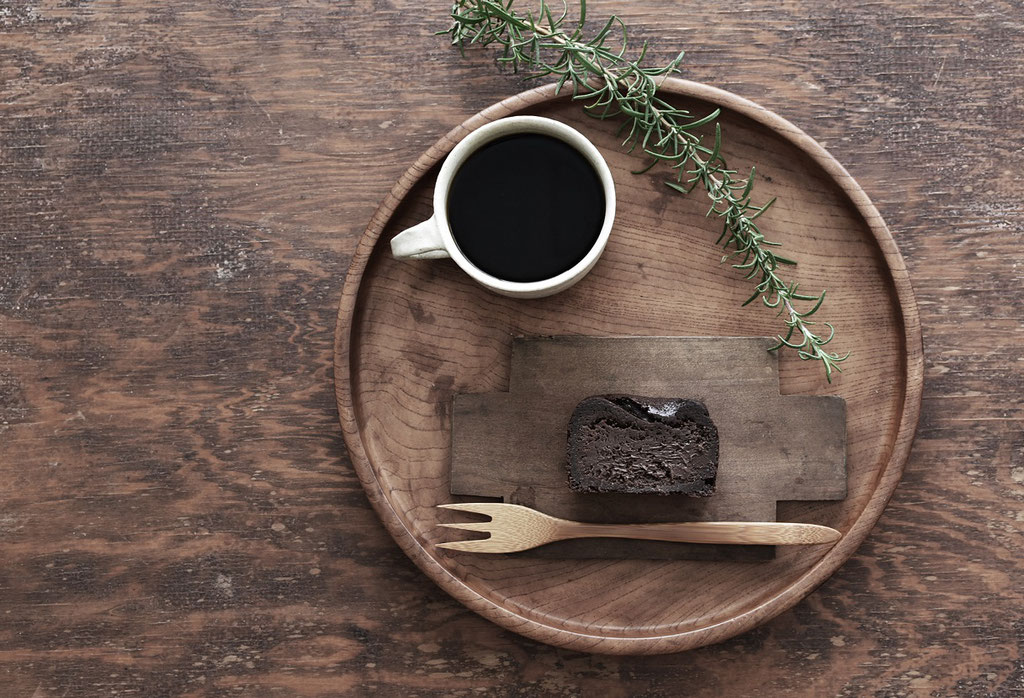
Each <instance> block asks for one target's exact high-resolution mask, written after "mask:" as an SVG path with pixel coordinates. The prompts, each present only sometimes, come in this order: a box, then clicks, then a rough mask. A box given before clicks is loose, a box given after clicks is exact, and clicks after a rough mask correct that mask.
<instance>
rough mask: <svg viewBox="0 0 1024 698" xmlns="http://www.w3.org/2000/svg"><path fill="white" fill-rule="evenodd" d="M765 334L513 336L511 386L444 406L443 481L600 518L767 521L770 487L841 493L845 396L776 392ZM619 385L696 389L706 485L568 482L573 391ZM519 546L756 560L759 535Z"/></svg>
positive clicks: (779, 491) (686, 393)
mask: <svg viewBox="0 0 1024 698" xmlns="http://www.w3.org/2000/svg"><path fill="white" fill-rule="evenodd" d="M772 342H773V340H771V339H769V338H763V337H753V338H747V337H739V338H737V337H714V338H707V337H546V338H517V339H515V340H514V345H513V350H512V366H511V373H510V379H509V392H507V393H486V394H460V395H456V396H455V398H454V404H453V410H452V469H451V492H452V494H453V495H457V496H459V497H460V498H462V497H464V498H467V499H472V498H477V499H480V498H485V497H486V498H500V499H501V500H502V501H506V502H510V503H515V504H523V505H526V506H530V507H533V508H536V509H538V510H540V511H543V512H545V513H547V514H551V515H553V516H559V517H563V518H567V519H574V520H579V521H591V522H608V523H645V522H662V521H725V520H729V521H774V520H775V516H776V503H777V501H779V500H832V499H843V498H844V497H845V496H846V410H845V403H844V402H843V400H842V399H841V398H839V397H835V396H808V395H785V396H783V395H780V394H779V383H778V364H777V359H776V356H775V354H774V353H771V352H769V351H767V350H768V348H769V347H770V346H772ZM605 393H629V394H635V395H643V396H647V397H679V398H688V399H695V400H700V401H701V402H703V403H704V404H705V405H707V407H708V411H709V413H710V415H711V418H712V420H713V421H714V422H715V425H716V426H717V428H718V432H719V440H720V453H719V469H718V480H717V486H716V491H715V494H714V495H713V496H711V497H707V498H693V497H687V496H684V495H668V496H659V495H626V494H591V493H577V492H574V491H572V490H571V489H570V488H569V484H568V475H567V470H566V455H565V448H566V436H567V427H568V422H569V417H570V415H571V414H572V411H573V409H574V408H575V406H576V404H577V403H578V402H579V401H580V400H582V399H583V398H585V397H588V396H590V395H600V394H605ZM519 554H520V555H530V556H541V557H555V556H557V557H563V558H595V557H596V558H622V557H625V558H648V559H704V560H707V559H729V560H762V559H767V558H770V557H772V556H774V548H772V547H770V546H715V545H686V544H677V543H658V542H649V541H616V540H609V539H591V540H580V541H563V542H559V543H554V544H551V545H548V546H544V547H542V548H538V549H535V550H533V551H527V552H524V553H519Z"/></svg>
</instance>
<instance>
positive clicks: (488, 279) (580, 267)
mask: <svg viewBox="0 0 1024 698" xmlns="http://www.w3.org/2000/svg"><path fill="white" fill-rule="evenodd" d="M516 133H540V134H544V135H549V136H553V137H555V138H558V139H559V140H561V141H562V142H564V143H567V144H568V145H570V146H572V147H573V148H574V149H575V150H576V151H577V152H579V153H580V154H581V155H583V157H585V158H586V159H587V162H589V163H590V166H591V167H593V168H594V171H595V172H596V173H597V176H598V178H599V179H600V180H601V186H602V188H603V189H604V199H605V206H604V220H603V222H602V223H601V230H600V232H599V233H598V235H597V240H595V241H594V244H593V245H592V246H591V247H590V249H589V250H587V254H585V255H584V256H583V258H582V259H580V261H578V262H577V263H576V264H574V265H573V266H571V267H570V268H569V269H566V270H565V271H563V272H561V273H559V274H557V275H555V276H551V277H548V278H547V279H541V280H539V281H508V280H506V279H502V278H500V277H497V276H493V275H491V274H488V273H487V272H485V271H483V270H482V269H480V268H479V267H477V266H476V265H475V264H473V262H471V261H470V260H469V259H468V258H467V257H466V255H465V254H463V252H462V250H461V249H460V248H459V244H458V242H456V240H455V236H454V235H453V234H452V229H451V225H450V224H449V222H448V192H449V190H450V189H451V185H452V181H453V180H454V178H455V173H456V172H458V169H459V167H461V166H462V163H463V162H465V161H466V159H467V158H468V157H469V156H470V155H472V154H473V153H474V152H476V150H478V149H479V148H480V147H482V146H484V145H486V144H487V143H490V142H491V141H493V140H497V139H498V138H501V137H502V136H506V135H512V134H516ZM437 183H438V185H441V186H436V187H435V189H434V216H435V219H436V220H437V227H438V230H439V232H440V234H441V239H442V240H443V241H444V245H445V249H446V250H447V252H448V254H449V255H451V258H452V259H453V260H454V261H455V263H456V264H458V265H459V267H460V268H461V269H462V270H463V271H464V272H466V273H467V274H469V275H470V276H471V277H473V278H474V279H475V280H476V281H478V282H479V283H481V284H483V285H484V286H488V287H490V288H493V289H495V290H500V291H505V292H508V293H515V294H527V293H535V292H537V291H545V290H549V289H552V288H558V287H559V286H566V287H568V286H567V284H568V285H572V284H571V283H569V282H571V281H573V279H574V277H576V276H577V275H579V276H580V277H581V278H582V276H583V274H585V273H586V272H587V271H589V269H590V268H591V267H592V266H593V265H594V264H595V262H596V261H597V258H598V257H600V256H601V253H602V252H604V248H605V245H606V244H607V243H608V238H609V237H610V236H611V231H612V225H613V224H614V222H615V180H614V179H613V178H612V172H611V168H609V167H608V163H607V162H606V161H605V159H604V156H602V155H601V152H600V151H599V150H598V149H597V146H595V145H594V144H593V143H591V142H590V139H588V138H587V137H586V136H584V135H583V134H582V133H580V132H579V131H577V130H576V129H574V128H573V127H572V126H569V125H567V124H564V123H562V122H561V121H555V120H554V119H549V118H547V117H544V116H508V117H505V118H504V119H498V120H497V121H492V122H491V123H489V124H485V125H483V126H481V127H480V128H478V129H476V130H475V131H473V132H471V133H470V134H469V135H468V136H466V137H465V138H463V139H462V140H461V141H460V142H459V143H458V144H457V145H456V146H455V147H454V148H452V151H451V152H450V153H449V154H448V157H447V158H445V161H444V163H442V165H441V171H440V172H439V173H438V175H437Z"/></svg>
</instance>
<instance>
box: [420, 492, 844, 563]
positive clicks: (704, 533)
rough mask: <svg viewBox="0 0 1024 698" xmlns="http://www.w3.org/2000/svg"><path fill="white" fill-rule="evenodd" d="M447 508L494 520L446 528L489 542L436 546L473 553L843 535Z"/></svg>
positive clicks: (816, 541) (485, 505) (478, 505)
mask: <svg viewBox="0 0 1024 698" xmlns="http://www.w3.org/2000/svg"><path fill="white" fill-rule="evenodd" d="M438 506H439V507H440V508H442V509H453V510H455V511H467V512H471V513H474V514H483V515H485V516H490V517H491V520H490V521H479V522H474V523H443V524H438V525H439V526H444V527H445V528H457V529H459V530H462V531H480V532H482V533H489V534H490V537H489V538H480V539H477V540H460V541H454V542H451V543H438V544H437V547H439V548H447V549H448V550H461V551H463V552H469V553H514V552H518V551H520V550H529V549H530V548H536V547H537V546H540V545H544V544H545V543H553V542H554V541H557V540H566V539H568V538H636V539H642V540H667V541H672V542H676V543H725V544H737V545H820V544H823V543H835V542H836V541H837V540H839V538H840V536H841V535H842V534H840V533H839V531H837V530H835V529H834V528H829V527H828V526H818V525H817V524H805V523H777V522H747V521H706V522H705V521H696V522H690V523H655V524H591V523H581V522H579V521H568V520H566V519H558V518H555V517H554V516H548V515H547V514H542V513H541V512H539V511H537V510H535V509H530V508H529V507H524V506H519V505H518V504H501V503H497V502H473V503H469V504H439V505H438Z"/></svg>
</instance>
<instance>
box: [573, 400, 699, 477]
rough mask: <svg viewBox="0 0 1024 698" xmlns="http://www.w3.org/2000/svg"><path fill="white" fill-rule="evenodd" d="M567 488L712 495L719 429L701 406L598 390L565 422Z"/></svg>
mask: <svg viewBox="0 0 1024 698" xmlns="http://www.w3.org/2000/svg"><path fill="white" fill-rule="evenodd" d="M568 456H569V486H570V487H571V488H572V489H574V490H576V491H578V492H624V493H630V494H686V495H689V496H691V497H709V496H711V495H712V494H714V491H715V476H716V475H717V473H718V429H716V428H715V424H714V422H712V421H711V417H710V416H709V415H708V409H707V407H705V406H704V404H703V403H701V402H697V401H695V400H683V399H680V398H653V397H640V396H638V395H595V396H593V397H588V398H586V399H584V400H583V401H581V402H580V403H579V404H578V405H576V409H575V410H574V411H573V413H572V418H571V419H570V420H569V444H568Z"/></svg>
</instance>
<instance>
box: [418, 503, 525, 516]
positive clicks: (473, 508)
mask: <svg viewBox="0 0 1024 698" xmlns="http://www.w3.org/2000/svg"><path fill="white" fill-rule="evenodd" d="M437 506H438V508H439V509H451V510H452V511H468V512H469V513H471V514H483V515H484V516H491V515H492V514H494V512H495V511H500V508H501V507H507V506H515V505H513V504H502V503H501V502H462V503H456V504H438V505H437Z"/></svg>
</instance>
